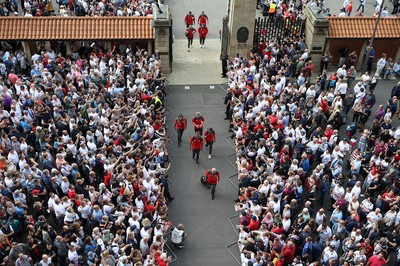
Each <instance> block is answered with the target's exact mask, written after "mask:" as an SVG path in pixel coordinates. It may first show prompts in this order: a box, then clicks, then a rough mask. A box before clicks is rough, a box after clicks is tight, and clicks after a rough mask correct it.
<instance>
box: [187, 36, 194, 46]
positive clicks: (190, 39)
mask: <svg viewBox="0 0 400 266" xmlns="http://www.w3.org/2000/svg"><path fill="white" fill-rule="evenodd" d="M187 39H188V49H189V48H190V46H191V45H193V38H189V37H188V38H187Z"/></svg>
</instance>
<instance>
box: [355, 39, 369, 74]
mask: <svg viewBox="0 0 400 266" xmlns="http://www.w3.org/2000/svg"><path fill="white" fill-rule="evenodd" d="M368 43H369V40H368V39H365V41H364V43H363V46H362V47H361V50H360V53H359V54H358V55H357V56H358V57H357V58H358V59H357V65H356V69H357V70H359V71H360V74H363V73H361V71H362V67H363V62H364V60H365V54H364V52H365V51H366V50H367V45H368Z"/></svg>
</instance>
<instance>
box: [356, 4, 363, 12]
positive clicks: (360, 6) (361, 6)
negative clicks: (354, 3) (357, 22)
mask: <svg viewBox="0 0 400 266" xmlns="http://www.w3.org/2000/svg"><path fill="white" fill-rule="evenodd" d="M360 8H361V12H363V13H364V5H359V6H358V8H357V11H358V10H360Z"/></svg>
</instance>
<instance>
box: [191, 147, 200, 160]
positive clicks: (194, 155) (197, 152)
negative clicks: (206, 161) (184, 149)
mask: <svg viewBox="0 0 400 266" xmlns="http://www.w3.org/2000/svg"><path fill="white" fill-rule="evenodd" d="M199 155H200V149H192V158H193V159H195V160H196V163H199Z"/></svg>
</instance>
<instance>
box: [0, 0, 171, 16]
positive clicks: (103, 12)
mask: <svg viewBox="0 0 400 266" xmlns="http://www.w3.org/2000/svg"><path fill="white" fill-rule="evenodd" d="M160 4H162V1H161V2H159V0H143V1H125V0H116V1H111V0H102V1H99V0H93V1H90V0H79V1H75V0H59V1H51V0H39V1H36V0H25V1H21V5H22V6H21V7H20V8H22V10H23V14H19V10H18V5H19V2H18V1H15V0H5V1H3V2H2V3H1V4H0V16H18V15H20V16H25V17H44V16H63V17H67V16H81V17H84V16H106V17H110V16H135V17H142V16H149V15H152V14H153V12H159V13H162V12H163V11H162V10H161V9H160Z"/></svg>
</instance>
